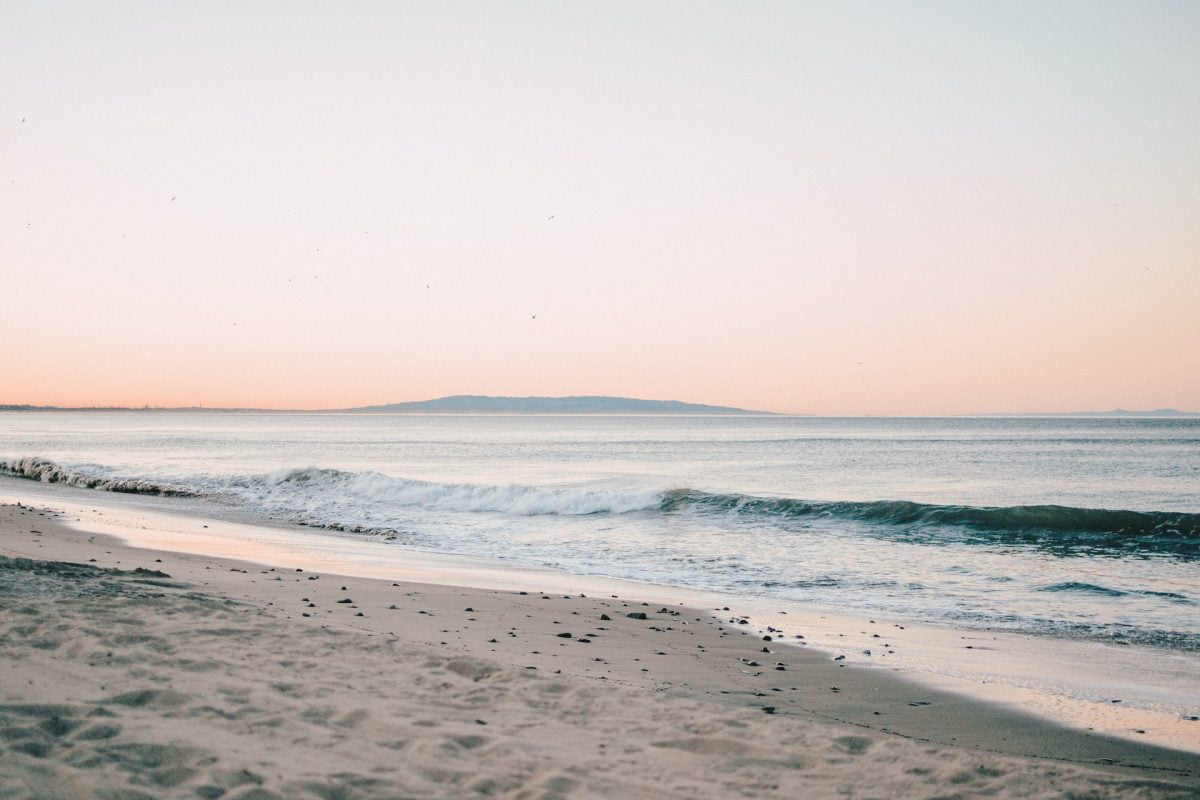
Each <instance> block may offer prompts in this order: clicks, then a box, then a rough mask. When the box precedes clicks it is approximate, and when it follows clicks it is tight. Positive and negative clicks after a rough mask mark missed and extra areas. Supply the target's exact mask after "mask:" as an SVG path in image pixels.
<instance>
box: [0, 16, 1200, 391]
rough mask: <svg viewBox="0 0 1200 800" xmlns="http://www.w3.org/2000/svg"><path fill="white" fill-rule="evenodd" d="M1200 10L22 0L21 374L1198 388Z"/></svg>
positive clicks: (10, 135)
mask: <svg viewBox="0 0 1200 800" xmlns="http://www.w3.org/2000/svg"><path fill="white" fill-rule="evenodd" d="M1197 40H1200V6H1198V5H1196V4H1194V3H1154V2H1151V3H1137V4H1134V3H1126V4H1116V3H1114V4H1104V3H1093V2H1087V3H1066V2H1064V3H1056V4H1053V5H1051V6H1049V7H1046V8H1038V7H1035V6H1029V5H1018V6H1009V7H993V6H991V5H989V4H978V5H971V6H967V5H960V6H953V5H951V6H935V5H922V4H909V5H904V6H887V5H877V4H853V3H849V4H805V3H796V4H778V5H776V4H763V5H747V4H741V3H727V4H716V3H710V4H693V3H687V4H684V3H679V4H673V3H665V4H654V5H652V6H648V5H645V4H634V3H629V4H621V3H614V4H573V3H513V4H504V5H500V4H484V5H480V4H471V5H459V4H453V3H449V4H446V3H428V4H422V3H416V4H406V5H404V6H396V5H394V4H386V3H376V4H373V3H365V4H360V5H355V6H353V7H352V8H349V9H347V8H346V7H341V6H337V7H335V6H318V5H312V6H303V7H301V9H300V10H297V8H296V7H294V6H291V5H289V4H282V3H280V4H272V3H262V4H254V5H252V6H246V7H242V6H211V5H196V6H191V7H189V6H186V5H183V4H178V5H177V4H169V5H164V4H153V3H146V4H135V3H124V4H123V3H118V4H116V5H113V6H108V7H100V6H96V5H92V4H79V5H73V4H70V3H62V4H54V5H49V4H42V3H34V2H27V3H26V2H10V3H6V4H5V5H4V8H3V10H0V109H3V111H4V114H3V116H2V117H0V178H2V179H3V180H2V182H0V319H2V320H3V322H4V328H5V335H4V339H3V342H4V343H3V345H2V346H0V403H32V404H54V405H109V404H114V405H142V404H153V405H198V404H202V405H206V406H218V405H225V406H256V407H288V408H298V407H308V408H314V407H315V408H322V407H340V406H352V405H364V404H369V403H384V402H396V401H403V400H416V399H424V398H429V397H436V396H440V395H446V394H460V393H471V394H509V395H569V394H614V395H627V396H635V397H647V398H659V399H668V398H671V399H681V400H689V401H694V402H706V403H716V404H723V405H737V406H742V407H748V408H759V409H769V410H779V411H795V412H814V413H844V414H888V413H893V414H908V413H915V414H937V413H975V412H979V413H981V412H989V411H997V412H1019V411H1072V410H1086V409H1107V408H1113V407H1125V408H1140V409H1147V408H1158V407H1164V406H1173V407H1177V408H1184V409H1192V410H1200V313H1197V309H1200V147H1198V146H1197V142H1200V80H1197V76H1200V49H1198V48H1196V47H1195V42H1196V41H1197ZM551 217H553V218H551ZM427 287H428V288H427ZM535 316H536V318H534V317H535Z"/></svg>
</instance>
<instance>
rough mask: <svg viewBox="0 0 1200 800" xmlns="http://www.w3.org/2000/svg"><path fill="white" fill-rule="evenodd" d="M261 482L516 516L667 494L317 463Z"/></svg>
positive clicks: (636, 507) (620, 508)
mask: <svg viewBox="0 0 1200 800" xmlns="http://www.w3.org/2000/svg"><path fill="white" fill-rule="evenodd" d="M261 486H262V489H263V491H264V492H265V493H266V494H267V495H270V496H273V497H274V498H275V499H281V496H282V495H283V494H290V493H299V492H303V493H305V494H307V495H309V496H310V497H311V498H312V499H316V498H317V497H318V496H319V495H322V494H324V493H326V492H330V491H334V492H338V493H341V494H343V495H345V494H349V495H351V496H353V497H355V498H359V499H361V500H365V501H370V502H372V503H378V504H381V505H384V506H415V507H420V508H426V509H432V510H437V511H461V512H493V513H501V514H513V515H517V516H538V515H544V514H559V515H571V516H576V515H585V514H605V513H607V514H623V513H627V512H630V511H640V510H644V509H650V508H656V507H657V506H658V505H659V504H660V503H661V502H662V497H663V493H662V491H661V490H660V489H655V488H646V487H639V488H633V489H607V488H589V487H578V486H573V487H539V486H525V485H520V484H505V485H481V484H470V483H434V482H429V481H418V480H411V479H407V478H394V477H391V476H388V475H384V474H382V473H379V472H356V473H350V472H341V471H339V470H330V469H319V468H316V467H307V468H304V469H282V470H276V471H274V472H272V473H269V474H268V475H267V476H266V478H265V480H264V481H263V482H262V484H261ZM245 488H246V489H250V488H251V487H250V486H246V487H245Z"/></svg>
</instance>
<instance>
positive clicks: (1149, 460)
mask: <svg viewBox="0 0 1200 800" xmlns="http://www.w3.org/2000/svg"><path fill="white" fill-rule="evenodd" d="M0 473H4V474H7V475H9V476H13V477H15V478H24V479H29V480H38V481H43V482H55V483H66V484H72V485H74V486H77V487H86V488H88V489H89V490H93V491H108V492H124V493H136V494H140V495H155V494H162V495H171V496H176V497H185V498H189V501H190V502H192V503H194V504H195V505H196V506H198V507H199V509H200V510H201V511H202V512H203V511H205V510H207V511H210V512H211V513H212V514H214V515H215V516H221V515H227V514H229V513H234V512H236V513H237V514H238V515H240V518H250V519H262V520H273V521H281V522H290V523H300V524H302V525H305V526H310V527H315V528H321V529H325V530H326V531H336V532H339V535H341V536H344V537H352V538H355V539H370V540H372V541H374V542H376V543H377V544H378V546H379V547H388V548H411V549H419V550H432V551H440V552H449V553H463V554H472V555H480V556H489V557H493V558H501V559H507V560H509V561H511V562H515V563H524V564H532V565H549V566H556V567H560V568H563V569H566V570H569V571H572V572H575V573H579V574H588V575H604V576H611V577H618V578H627V579H634V580H640V581H650V582H655V583H662V584H668V585H677V586H683V587H689V588H693V589H701V590H717V591H726V592H732V593H735V594H737V595H741V596H746V597H754V598H765V599H777V600H780V601H787V602H789V603H803V604H809V605H812V606H814V607H826V608H836V609H839V610H842V611H845V610H852V611H856V612H861V613H863V614H868V615H869V614H879V615H889V616H891V617H900V618H906V619H912V620H917V621H924V622H930V623H952V624H953V625H955V626H959V627H965V628H968V629H970V628H979V629H991V630H997V629H1004V630H1011V631H1016V632H1023V633H1031V634H1036V635H1041V636H1051V637H1057V638H1063V639H1082V640H1097V641H1101V642H1110V643H1116V644H1130V645H1134V646H1140V647H1149V648H1157V649H1162V650H1168V651H1174V652H1176V653H1179V654H1180V655H1182V654H1184V653H1196V652H1200V419H1188V418H1181V419H1150V418H1029V417H1020V418H1018V417H994V418H828V417H787V416H738V417H731V416H712V417H700V416H697V417H692V416H500V415H495V416H459V415H352V414H259V413H220V412H207V413H182V412H79V413H74V412H45V413H43V412H13V413H0ZM295 535H296V536H304V535H305V534H304V532H303V531H297V532H296V533H295Z"/></svg>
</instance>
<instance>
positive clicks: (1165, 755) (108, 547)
mask: <svg viewBox="0 0 1200 800" xmlns="http://www.w3.org/2000/svg"><path fill="white" fill-rule="evenodd" d="M0 556H3V558H2V559H0V798H91V797H97V798H122V799H124V800H132V799H133V798H175V797H179V798H197V797H199V798H216V797H226V798H245V799H247V800H249V799H250V798H277V797H278V798H310V797H311V798H326V799H329V798H376V797H378V798H384V797H406V798H427V797H428V798H442V797H445V798H459V797H475V796H480V797H507V798H555V797H561V798H591V797H605V798H659V797H678V798H725V797H761V798H774V797H845V798H872V797H878V798H884V797H931V798H932V797H945V798H949V797H982V796H1000V797H1063V796H1076V797H1121V798H1136V797H1156V798H1157V797H1171V798H1174V797H1179V798H1183V797H1195V796H1197V793H1198V792H1200V757H1197V756H1196V755H1194V754H1189V753H1183V752H1178V751H1171V750H1164V749H1158V748H1154V747H1150V746H1145V745H1139V744H1137V743H1133V742H1129V741H1127V740H1121V739H1112V738H1107V737H1102V736H1098V735H1089V734H1087V733H1086V732H1083V731H1076V730H1068V729H1064V728H1059V727H1056V726H1053V725H1051V724H1049V723H1046V722H1044V721H1042V720H1039V719H1036V718H1033V717H1030V716H1026V715H1022V714H1019V713H1015V712H1013V711H1011V710H1007V709H1005V708H1003V707H1001V706H995V705H989V704H986V703H983V702H980V701H977V700H972V699H969V698H965V697H961V696H958V695H953V694H949V693H945V692H940V691H937V690H934V689H930V688H927V687H922V686H919V685H917V684H914V683H910V682H908V681H906V680H904V679H902V678H898V677H896V676H894V675H891V674H889V673H887V672H885V671H881V670H872V669H866V668H858V667H847V666H845V665H844V664H843V663H842V662H835V661H833V660H832V659H831V658H830V657H829V656H828V655H827V654H823V653H820V652H817V651H806V650H803V649H801V648H796V647H787V646H782V645H780V644H779V643H778V642H776V641H764V640H763V638H762V637H761V636H758V635H756V634H753V633H750V632H747V631H746V630H745V627H744V626H739V625H738V624H737V623H736V622H734V623H730V622H728V620H729V619H730V618H733V619H736V614H737V609H733V610H731V611H723V612H720V617H714V616H713V613H714V612H713V609H694V608H686V607H683V606H664V605H661V604H660V603H655V604H652V605H647V604H644V603H643V602H641V601H639V600H638V599H637V598H632V597H624V596H622V597H612V596H603V597H599V596H588V597H584V596H580V595H578V594H572V595H562V594H554V595H550V594H543V593H541V592H528V593H526V592H522V591H521V587H520V586H514V587H512V591H490V590H480V589H464V588H459V587H454V586H445V585H437V584H426V583H422V584H417V583H400V582H391V581H386V580H375V579H367V578H356V577H340V576H337V575H333V574H327V573H314V572H312V571H309V570H303V571H301V570H300V569H297V568H295V567H294V566H289V565H287V564H276V565H274V566H272V567H268V566H263V565H258V564H253V563H249V562H239V561H230V560H225V559H218V558H213V557H208V556H201V555H191V554H180V553H173V552H160V551H153V550H144V549H135V548H132V547H128V546H125V545H123V544H121V543H120V542H119V540H117V539H115V538H113V537H109V536H103V535H98V534H91V533H88V532H86V531H81V530H78V529H76V528H74V527H68V526H66V525H64V524H62V523H61V522H60V521H59V520H58V519H57V518H56V515H55V514H54V513H53V512H49V511H45V510H38V509H32V508H29V507H17V506H3V507H0ZM630 615H634V616H630ZM640 615H645V617H644V618H641V617H640ZM795 625H796V628H797V630H801V629H802V628H803V620H802V619H797V620H795Z"/></svg>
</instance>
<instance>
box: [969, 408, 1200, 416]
mask: <svg viewBox="0 0 1200 800" xmlns="http://www.w3.org/2000/svg"><path fill="white" fill-rule="evenodd" d="M986 416H993V417H1200V411H1180V410H1179V409H1177V408H1156V409H1154V410H1153V411H1127V410H1125V409H1123V408H1114V409H1113V410H1112V411H1059V412H1036V411H1035V412H1028V413H1024V414H988V415H986Z"/></svg>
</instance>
